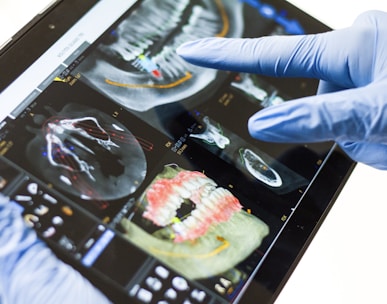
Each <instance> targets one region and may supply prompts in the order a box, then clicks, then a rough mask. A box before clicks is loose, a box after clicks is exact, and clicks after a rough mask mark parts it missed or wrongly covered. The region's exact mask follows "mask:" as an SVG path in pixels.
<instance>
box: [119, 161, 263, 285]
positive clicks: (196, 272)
mask: <svg viewBox="0 0 387 304" xmlns="http://www.w3.org/2000/svg"><path fill="white" fill-rule="evenodd" d="M139 204H140V208H142V210H143V211H142V218H143V223H142V224H140V225H137V224H136V223H134V222H131V221H129V220H128V219H123V220H122V222H121V224H122V227H123V228H124V230H125V231H126V234H125V235H126V237H127V238H129V239H130V240H131V241H132V242H133V243H135V244H136V245H137V246H139V247H141V248H143V249H144V250H146V251H147V252H149V253H150V254H151V255H154V256H155V257H156V258H157V259H159V260H161V261H163V262H164V263H166V264H167V265H169V266H170V267H171V268H174V269H175V270H177V271H178V272H180V273H182V274H183V275H185V276H186V277H187V278H190V279H200V278H207V277H211V276H214V275H218V274H221V273H223V272H226V271H227V270H229V269H231V268H233V267H235V266H236V265H237V264H238V263H239V262H241V261H243V260H244V259H246V257H248V256H249V255H250V254H251V253H252V252H253V251H254V250H255V249H257V248H258V247H259V246H260V244H261V242H262V240H263V239H264V238H265V237H266V236H267V235H268V233H269V227H268V226H267V225H266V224H265V223H264V222H263V221H262V220H260V219H258V218H257V217H255V216H253V215H251V214H249V213H247V212H246V211H244V210H242V205H241V204H240V202H239V200H238V199H237V198H236V197H235V196H234V195H233V194H232V193H231V192H230V191H228V190H227V189H225V188H222V187H218V186H217V184H216V183H215V182H214V181H213V180H212V179H210V178H208V177H207V176H206V175H204V174H203V173H201V172H197V171H187V170H183V169H181V168H179V167H177V166H176V165H169V166H166V167H165V169H164V170H163V172H162V173H160V174H159V175H158V176H157V177H156V178H155V180H154V181H153V182H152V184H151V185H150V186H149V187H148V188H147V190H146V191H145V193H144V194H143V196H142V197H141V198H140V201H139Z"/></svg>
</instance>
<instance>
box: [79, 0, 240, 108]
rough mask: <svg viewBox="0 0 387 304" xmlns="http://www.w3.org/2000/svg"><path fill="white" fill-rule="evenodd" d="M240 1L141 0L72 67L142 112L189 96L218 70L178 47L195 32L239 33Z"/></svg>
mask: <svg viewBox="0 0 387 304" xmlns="http://www.w3.org/2000/svg"><path fill="white" fill-rule="evenodd" d="M242 7H243V4H242V3H241V2H240V1H237V0H191V1H189V0H165V1H158V0H145V1H143V2H142V3H141V4H140V5H139V6H138V7H137V8H136V9H135V10H134V11H133V12H132V13H131V14H130V15H128V16H127V17H126V18H125V19H123V20H122V21H121V22H120V23H119V24H118V26H117V27H116V28H115V29H112V30H111V31H110V32H109V33H108V34H106V35H105V36H104V37H103V39H102V40H101V42H100V43H99V44H98V45H97V46H96V49H95V50H94V51H92V52H91V53H89V54H88V55H87V56H86V57H85V58H84V59H82V62H81V64H80V65H79V66H78V67H77V69H76V72H78V73H80V74H81V75H82V77H81V80H82V81H84V82H86V83H88V84H89V85H91V86H92V87H94V89H96V90H98V91H99V92H101V93H103V94H105V95H106V96H108V97H109V98H111V99H113V100H114V101H116V102H118V103H119V104H121V105H122V106H124V107H125V108H127V109H129V110H134V111H138V112H144V111H147V110H149V109H151V108H154V107H156V106H159V105H165V104H169V103H173V102H176V101H181V100H184V99H187V98H189V97H191V96H193V95H195V94H196V93H198V92H199V91H201V90H203V89H204V88H205V87H207V86H208V84H209V83H211V82H212V81H213V80H214V79H215V78H216V75H217V71H215V70H212V69H204V68H201V67H197V66H193V65H191V64H189V63H187V62H186V61H184V60H183V59H182V58H181V57H179V56H178V55H177V54H176V52H175V50H176V48H177V47H178V46H180V45H181V44H182V43H184V42H186V41H189V40H193V39H195V38H203V37H210V36H217V37H241V35H242V33H243V27H244V26H243V20H242Z"/></svg>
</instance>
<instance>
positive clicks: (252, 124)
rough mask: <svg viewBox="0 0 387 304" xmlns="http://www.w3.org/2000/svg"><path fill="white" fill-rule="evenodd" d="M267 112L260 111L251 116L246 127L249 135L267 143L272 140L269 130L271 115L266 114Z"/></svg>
mask: <svg viewBox="0 0 387 304" xmlns="http://www.w3.org/2000/svg"><path fill="white" fill-rule="evenodd" d="M266 112H267V111H264V110H261V111H259V112H257V113H255V114H254V115H253V116H251V117H250V118H249V120H248V122H247V127H248V131H249V133H250V135H251V136H252V137H254V138H256V139H259V140H263V141H269V140H270V139H271V140H272V139H273V136H272V134H271V133H272V132H270V130H271V129H272V127H273V121H272V120H271V119H270V118H271V115H270V114H266Z"/></svg>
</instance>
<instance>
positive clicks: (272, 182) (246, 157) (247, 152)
mask: <svg viewBox="0 0 387 304" xmlns="http://www.w3.org/2000/svg"><path fill="white" fill-rule="evenodd" d="M198 131H199V132H194V133H191V134H190V135H189V136H190V137H191V138H194V139H196V140H200V141H201V142H202V143H203V146H204V147H205V148H207V149H208V150H210V151H212V152H213V153H216V154H217V155H219V156H220V157H221V158H222V159H224V160H225V161H227V162H229V163H231V164H233V165H234V166H236V167H237V168H240V169H242V171H245V170H247V172H248V173H249V174H250V175H251V176H253V177H254V178H256V179H257V180H259V181H260V182H262V183H264V184H265V185H267V186H269V187H274V188H279V187H281V186H283V181H282V178H281V176H280V174H279V173H278V172H277V171H276V170H275V169H274V168H272V167H271V166H270V165H269V164H268V162H266V161H264V160H263V158H262V157H261V156H259V155H258V154H257V153H258V149H257V148H254V150H256V152H254V151H253V147H252V148H251V149H249V148H246V147H245V146H247V145H248V144H247V143H246V142H244V141H243V140H242V139H241V138H238V137H237V136H236V135H235V134H233V133H231V132H230V131H229V130H226V129H225V128H223V127H222V126H221V125H220V124H219V123H218V122H216V121H214V120H211V119H210V118H209V117H208V116H204V117H203V118H202V123H201V124H200V125H199V127H198ZM231 138H232V140H231ZM249 146H250V145H249ZM219 150H220V151H222V152H221V153H220V154H219ZM237 150H238V152H239V153H236V151H237ZM261 154H263V152H261ZM266 158H267V159H268V160H270V162H271V163H273V162H274V160H273V159H270V158H269V157H268V156H266ZM283 170H285V168H284V169H283ZM287 171H290V170H289V169H287Z"/></svg>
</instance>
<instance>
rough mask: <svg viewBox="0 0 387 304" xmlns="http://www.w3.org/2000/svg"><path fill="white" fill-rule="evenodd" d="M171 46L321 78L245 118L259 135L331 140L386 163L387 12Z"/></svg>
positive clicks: (221, 63)
mask: <svg viewBox="0 0 387 304" xmlns="http://www.w3.org/2000/svg"><path fill="white" fill-rule="evenodd" d="M177 53H178V54H179V55H180V56H182V57H183V58H184V59H186V60H187V61H188V62H190V63H192V64H196V65H200V66H204V67H210V68H216V69H222V70H231V71H239V72H247V73H256V74H264V75H269V76H277V77H311V78H317V79H320V85H319V90H318V94H317V96H311V97H305V98H300V99H296V100H292V101H291V102H286V103H284V104H280V105H277V106H272V107H269V108H266V109H263V110H261V111H259V112H258V113H256V114H255V115H254V116H253V117H251V118H250V121H249V131H250V133H251V135H252V136H253V137H255V138H257V139H260V140H264V141H273V142H317V141H326V140H334V141H336V142H337V143H338V144H339V145H340V146H341V147H342V149H343V150H344V151H345V152H346V153H347V154H348V155H349V156H350V157H352V158H353V159H354V160H356V161H359V162H363V163H366V164H368V165H371V166H373V167H376V168H379V169H385V170H386V169H387V13H385V12H380V11H371V12H367V13H364V14H362V15H361V16H359V17H358V18H357V19H356V21H355V22H354V24H353V25H352V26H351V27H349V28H345V29H341V30H336V31H331V32H328V33H322V34H317V35H304V36H281V37H279V36H271V37H263V38H256V39H233V38H229V39H228V38H206V39H201V40H197V41H192V42H187V43H185V44H183V45H182V46H181V47H179V48H178V50H177Z"/></svg>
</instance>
